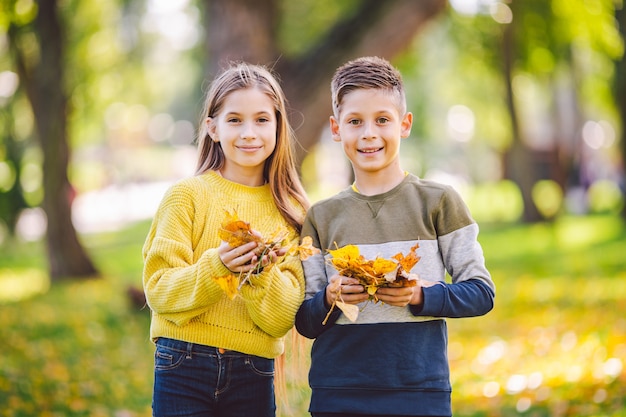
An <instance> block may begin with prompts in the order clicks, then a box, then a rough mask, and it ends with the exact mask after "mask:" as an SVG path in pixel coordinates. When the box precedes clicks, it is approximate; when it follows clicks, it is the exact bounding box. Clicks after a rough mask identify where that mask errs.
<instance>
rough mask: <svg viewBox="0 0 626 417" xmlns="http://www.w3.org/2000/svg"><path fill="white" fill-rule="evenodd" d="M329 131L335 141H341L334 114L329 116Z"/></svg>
mask: <svg viewBox="0 0 626 417" xmlns="http://www.w3.org/2000/svg"><path fill="white" fill-rule="evenodd" d="M330 133H331V134H332V135H333V140H334V141H335V142H341V136H339V123H338V122H337V119H335V116H330Z"/></svg>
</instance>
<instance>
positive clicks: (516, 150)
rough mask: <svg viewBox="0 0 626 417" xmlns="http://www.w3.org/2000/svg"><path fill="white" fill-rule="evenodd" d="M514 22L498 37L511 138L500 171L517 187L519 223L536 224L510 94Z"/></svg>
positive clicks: (525, 153) (527, 162)
mask: <svg viewBox="0 0 626 417" xmlns="http://www.w3.org/2000/svg"><path fill="white" fill-rule="evenodd" d="M514 22H515V20H513V22H511V23H509V24H508V25H505V26H504V33H503V37H502V58H503V59H502V61H503V67H502V68H503V76H504V84H505V89H506V104H507V110H508V112H509V117H510V120H511V134H512V136H513V144H512V146H511V148H510V149H509V151H508V152H507V153H506V155H505V157H504V158H505V159H504V167H505V169H504V171H505V175H506V176H507V177H508V178H509V179H511V180H512V181H513V182H515V183H516V184H517V185H518V186H519V188H520V192H521V194H522V202H523V204H524V211H523V214H522V216H523V220H524V221H525V222H536V221H539V220H541V214H540V213H539V210H538V209H537V206H536V205H535V202H534V201H533V198H532V188H533V185H534V183H535V177H534V175H533V171H532V165H531V152H530V149H528V146H526V144H525V143H524V141H523V140H522V134H521V129H520V126H519V119H518V117H517V110H516V106H515V97H514V95H513V66H514V63H513V56H514V51H513V49H514V45H515V41H514Z"/></svg>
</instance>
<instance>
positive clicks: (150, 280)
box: [142, 187, 230, 326]
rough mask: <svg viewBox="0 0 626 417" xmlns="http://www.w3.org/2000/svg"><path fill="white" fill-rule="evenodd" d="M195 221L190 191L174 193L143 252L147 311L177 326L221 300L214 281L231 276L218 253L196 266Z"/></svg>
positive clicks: (207, 255)
mask: <svg viewBox="0 0 626 417" xmlns="http://www.w3.org/2000/svg"><path fill="white" fill-rule="evenodd" d="M193 218H194V205H193V199H192V197H191V194H190V191H189V190H187V189H184V188H180V187H173V188H171V189H170V190H169V191H168V192H167V193H166V195H165V196H164V197H163V201H162V202H161V205H160V207H159V209H158V210H157V213H156V215H155V218H154V220H153V222H152V226H151V228H150V231H149V233H148V237H147V238H146V242H145V244H144V247H143V251H142V252H143V258H144V269H143V286H144V292H145V294H146V301H147V303H148V306H149V307H150V309H151V310H152V311H155V312H156V313H158V314H159V315H161V316H162V317H164V318H166V319H168V320H171V321H172V322H174V323H176V324H177V325H179V326H180V325H184V324H186V323H188V322H189V321H190V320H191V319H193V318H194V317H196V316H198V315H200V314H202V313H203V312H204V311H205V310H206V308H207V307H208V306H209V305H210V304H212V303H215V302H216V301H218V300H219V299H220V298H221V296H222V293H223V291H222V290H221V288H220V287H219V285H218V284H217V283H216V282H215V280H214V279H212V276H225V275H228V274H229V273H230V272H229V271H228V269H227V268H226V267H225V266H224V265H223V264H222V262H221V260H220V258H219V256H218V254H217V248H215V249H209V250H207V251H205V252H204V253H203V254H202V255H201V256H200V257H199V258H198V260H197V261H196V262H194V244H193V239H192V236H193V235H192V232H193V230H192V227H193Z"/></svg>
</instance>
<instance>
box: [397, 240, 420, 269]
mask: <svg viewBox="0 0 626 417" xmlns="http://www.w3.org/2000/svg"><path fill="white" fill-rule="evenodd" d="M419 247H420V244H419V243H416V244H415V246H413V247H412V248H411V250H410V252H409V253H408V254H407V255H406V256H405V255H403V254H402V253H396V254H395V255H394V256H393V258H394V259H396V260H397V261H398V262H399V263H400V268H402V271H404V272H406V273H407V274H408V273H409V272H410V271H411V269H413V267H414V266H415V264H417V263H418V262H419V260H420V259H421V258H420V257H419V256H417V253H416V250H417V249H418V248H419Z"/></svg>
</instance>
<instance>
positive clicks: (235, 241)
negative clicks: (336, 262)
mask: <svg viewBox="0 0 626 417" xmlns="http://www.w3.org/2000/svg"><path fill="white" fill-rule="evenodd" d="M225 212H226V216H225V218H224V220H223V221H222V224H221V225H220V229H219V230H218V236H219V238H220V239H222V240H223V241H225V242H226V243H228V244H229V245H230V246H232V247H233V248H236V247H239V246H241V245H244V244H246V243H249V242H256V243H257V248H256V249H255V252H256V255H257V258H258V259H259V260H261V259H262V258H263V257H264V256H265V255H268V254H269V253H270V252H271V251H278V250H280V249H283V248H284V249H287V251H286V254H289V255H292V256H295V255H296V254H297V255H299V256H300V259H301V260H304V259H307V258H308V257H310V256H313V255H315V254H316V253H320V252H321V251H320V250H319V249H317V248H315V247H313V239H311V237H310V236H306V237H304V238H303V241H302V245H300V246H293V247H289V244H290V243H289V230H288V229H287V228H286V227H279V228H278V229H277V230H274V231H273V232H272V233H271V234H270V235H269V237H267V238H266V237H262V236H259V235H258V233H257V234H255V233H253V232H252V230H253V229H252V226H251V225H250V223H248V222H246V221H244V220H242V219H240V218H239V215H238V214H237V212H236V211H233V212H232V213H231V212H230V211H227V210H226V211H225ZM275 264H276V262H270V263H266V264H265V265H263V266H261V263H260V262H259V263H258V265H257V266H256V267H255V268H253V269H252V270H250V271H248V272H246V273H243V274H239V277H235V276H234V275H231V276H228V277H219V278H215V280H216V281H217V283H218V284H219V285H220V287H221V288H222V289H223V290H224V291H225V292H226V294H227V295H228V297H229V298H230V299H233V298H235V297H236V296H237V294H238V292H239V290H240V289H241V287H242V286H243V285H244V284H246V283H249V282H250V277H251V276H252V275H253V274H259V273H261V272H263V271H265V272H267V271H270V270H271V269H272V268H273V267H274V265H275Z"/></svg>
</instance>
